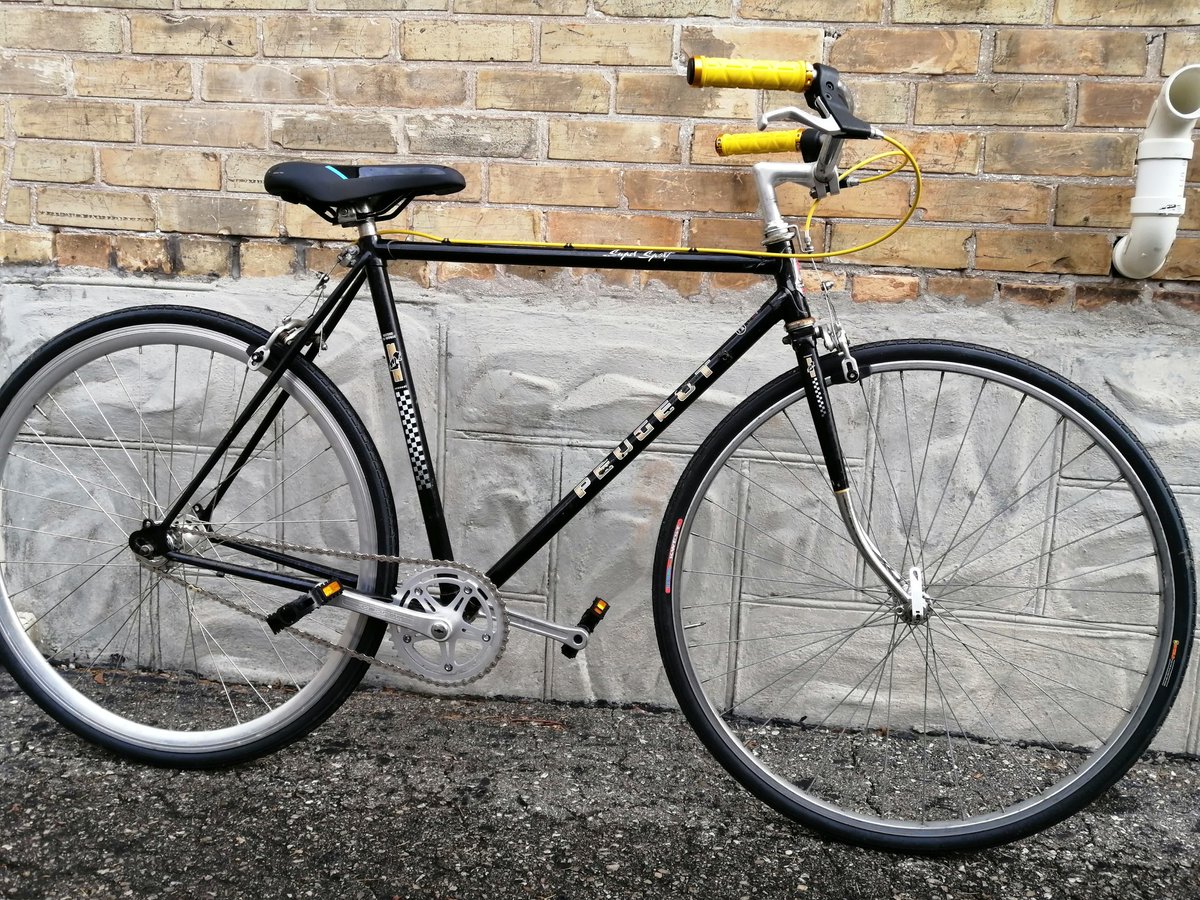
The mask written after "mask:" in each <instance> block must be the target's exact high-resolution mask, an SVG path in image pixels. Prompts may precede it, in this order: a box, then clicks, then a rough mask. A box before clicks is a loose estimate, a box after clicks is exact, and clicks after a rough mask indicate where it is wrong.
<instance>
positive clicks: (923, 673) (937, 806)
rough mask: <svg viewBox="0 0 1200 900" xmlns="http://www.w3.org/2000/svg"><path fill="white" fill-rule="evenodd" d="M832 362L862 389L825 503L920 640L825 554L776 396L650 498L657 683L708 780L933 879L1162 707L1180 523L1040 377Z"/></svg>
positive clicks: (1094, 421)
mask: <svg viewBox="0 0 1200 900" xmlns="http://www.w3.org/2000/svg"><path fill="white" fill-rule="evenodd" d="M855 356H856V359H857V360H858V363H859V365H860V367H861V372H862V378H861V380H860V381H859V382H858V383H857V384H848V383H837V384H832V385H831V386H830V398H831V404H832V407H833V411H834V414H835V416H836V417H837V421H838V430H839V434H840V436H841V441H842V447H843V451H844V453H845V456H846V459H847V464H848V470H849V475H850V482H851V485H850V489H849V495H848V498H849V501H850V503H852V504H853V506H854V508H855V510H856V512H857V515H858V518H859V519H860V521H861V522H862V523H863V527H864V528H865V529H866V531H867V532H868V534H869V537H870V538H871V539H872V540H873V541H874V543H875V544H876V545H877V546H878V548H879V549H880V551H881V552H882V555H883V557H884V559H885V560H887V561H888V562H889V563H890V565H891V566H892V568H893V569H894V570H895V571H896V572H897V573H898V574H900V575H901V577H902V579H903V581H904V583H910V577H912V576H914V575H915V577H916V578H918V579H919V580H920V581H921V582H923V583H924V585H925V597H926V598H927V609H926V613H927V616H926V617H924V618H923V619H922V618H921V617H919V616H918V617H914V616H913V614H912V608H911V606H909V607H906V605H905V604H904V603H903V602H902V599H903V598H896V597H894V596H892V595H891V594H890V593H889V591H888V589H887V588H885V587H884V585H883V583H882V582H881V581H880V579H879V578H878V576H876V575H875V573H874V572H873V571H872V570H871V569H870V568H868V567H867V566H866V565H865V564H864V562H863V560H862V559H861V557H860V555H859V553H858V551H857V549H856V548H855V546H854V545H853V544H852V543H851V541H850V539H849V538H848V536H847V532H846V528H845V526H844V525H843V523H842V519H841V516H840V514H839V512H838V504H837V501H836V499H835V497H834V495H833V492H832V489H831V487H830V485H829V482H828V479H827V476H826V473H825V470H824V467H823V465H822V463H821V457H820V448H819V444H818V441H817V438H816V434H815V432H814V430H813V426H812V422H811V419H810V417H809V414H808V408H807V400H806V398H805V396H804V388H803V384H802V381H801V378H800V376H799V374H798V373H797V372H792V373H788V374H785V375H783V376H781V377H780V378H778V379H776V380H775V381H773V382H772V383H770V384H769V385H767V386H765V387H764V388H762V389H761V390H759V391H758V392H756V393H755V394H754V395H752V396H751V397H750V398H748V399H747V400H746V401H745V402H743V403H742V404H741V405H740V406H739V407H738V408H737V409H735V410H734V411H733V412H732V413H731V414H730V415H729V416H728V417H727V418H726V419H725V420H724V421H723V422H722V423H721V425H720V426H719V427H718V428H717V429H716V430H715V431H714V432H713V433H712V434H711V435H710V436H709V437H708V439H707V440H706V441H705V442H704V443H703V444H702V445H701V447H700V449H699V450H698V451H697V453H696V455H695V457H694V458H693V459H692V461H691V463H690V464H689V466H688V467H687V470H686V471H685V472H684V475H683V477H682V478H681V480H680V482H679V485H678V487H677V488H676V490H675V493H674V495H673V496H672V498H671V501H670V504H669V506H668V508H667V514H666V518H665V520H664V522H663V528H662V531H661V534H660V537H659V543H658V552H657V557H656V564H655V573H654V604H655V605H654V613H655V624H656V629H657V633H658V639H659V645H660V648H661V650H662V654H663V659H664V663H665V665H666V669H667V674H668V676H669V678H670V681H671V684H672V687H673V689H674V691H675V693H676V696H677V697H678V699H679V702H680V704H681V706H682V708H683V711H684V712H685V714H686V715H687V717H688V719H689V721H690V723H691V724H692V726H693V727H694V728H695V729H696V731H697V732H698V733H699V735H700V737H701V739H702V740H703V741H704V743H705V745H706V746H707V747H708V749H709V750H710V751H711V752H712V753H713V754H714V755H715V756H716V757H717V759H718V760H719V761H720V762H721V763H722V764H723V765H724V766H725V767H726V769H728V770H729V771H730V773H731V774H733V776H734V777H735V778H737V779H738V780H739V781H740V782H741V783H742V784H743V785H744V786H745V787H747V788H748V789H749V790H751V791H752V792H753V793H755V794H756V795H757V796H758V797H760V798H761V799H763V800H765V801H766V802H767V803H769V804H771V805H772V806H774V807H775V808H776V809H778V810H780V811H781V812H783V813H785V814H787V815H789V816H791V817H792V818H795V819H797V820H799V821H801V822H803V823H805V824H807V825H810V826H812V827H814V828H817V829H819V830H821V831H822V832H824V833H826V834H828V835H831V836H833V837H836V838H838V839H840V840H845V841H849V842H852V843H857V844H861V845H865V846H871V847H878V848H884V849H892V850H905V851H917V852H944V851H949V850H955V849H968V848H977V847H983V846H989V845H994V844H998V843H1002V842H1005V841H1010V840H1014V839H1016V838H1019V837H1023V836H1026V835H1029V834H1032V833H1033V832H1035V831H1038V830H1040V829H1042V828H1045V827H1047V826H1049V825H1051V824H1053V823H1055V822H1058V821H1060V820H1061V819H1063V818H1065V817H1066V816H1068V815H1071V814H1072V813H1073V812H1075V811H1076V810H1078V809H1079V808H1080V807H1082V806H1083V805H1084V804H1086V803H1088V802H1090V801H1091V800H1093V799H1094V798H1095V797H1096V796H1097V795H1098V794H1099V793H1100V792H1102V791H1103V790H1104V789H1106V788H1107V787H1108V786H1109V785H1111V784H1112V783H1113V782H1114V781H1115V780H1116V779H1117V778H1119V777H1120V776H1121V775H1122V774H1124V773H1125V771H1126V770H1127V769H1128V768H1129V767H1130V766H1131V765H1132V764H1133V763H1134V761H1135V760H1136V759H1137V757H1138V756H1139V755H1140V754H1141V753H1142V752H1143V751H1144V750H1145V749H1146V747H1147V746H1148V745H1149V743H1150V740H1151V738H1152V737H1153V736H1154V734H1155V732H1156V731H1157V730H1158V728H1159V726H1160V725H1161V724H1162V722H1163V719H1164V718H1165V716H1166V714H1167V712H1168V710H1169V709H1170V706H1171V702H1172V700H1173V699H1174V697H1175V694H1176V693H1177V691H1178V690H1179V686H1180V683H1181V681H1182V679H1183V672H1184V667H1185V663H1186V660H1187V656H1188V651H1189V647H1190V643H1191V634H1192V621H1193V605H1194V584H1193V575H1192V568H1191V554H1190V550H1189V546H1188V541H1187V536H1186V533H1185V531H1184V527H1183V524H1182V519H1181V517H1180V514H1179V510H1178V507H1177V506H1176V503H1175V500H1174V498H1173V497H1172V495H1171V492H1170V490H1169V488H1168V487H1167V485H1166V484H1165V483H1164V481H1163V478H1162V476H1161V474H1160V473H1159V471H1158V469H1157V467H1156V466H1155V465H1154V463H1153V462H1152V461H1151V459H1150V458H1149V456H1148V455H1147V453H1146V451H1145V449H1144V448H1143V447H1142V446H1141V444H1140V443H1138V441H1137V439H1136V438H1134V437H1133V435H1132V434H1131V433H1130V432H1129V430H1128V429H1127V428H1126V427H1125V426H1124V425H1123V424H1122V423H1121V422H1119V421H1118V420H1117V419H1116V417H1115V416H1114V415H1113V414H1112V413H1111V412H1109V411H1108V410H1107V409H1105V408H1104V407H1103V406H1102V405H1101V404H1100V403H1099V402H1098V401H1096V400H1095V399H1094V398H1092V397H1091V396H1090V395H1088V394H1087V393H1085V392H1084V391H1082V390H1080V389H1079V388H1077V387H1075V386H1074V385H1072V384H1070V383H1069V382H1067V381H1066V380H1065V379H1063V378H1061V377H1060V376H1058V375H1055V374H1053V373H1051V372H1049V371H1047V370H1045V369H1043V368H1041V367H1039V366H1036V365H1034V364H1032V363H1029V362H1026V361H1024V360H1021V359H1018V358H1016V357H1013V356H1011V355H1008V354H1005V353H1000V352H997V351H992V350H986V349H984V348H981V347H977V346H973V345H967V344H955V343H949V342H932V341H931V342H917V341H896V342H889V343H883V344H874V345H867V346H864V347H860V348H857V350H856V351H855ZM836 369H837V366H829V367H828V368H827V370H826V373H825V374H826V376H827V377H830V376H832V375H833V374H834V373H835V370H836Z"/></svg>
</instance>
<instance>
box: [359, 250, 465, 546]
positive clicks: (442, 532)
mask: <svg viewBox="0 0 1200 900" xmlns="http://www.w3.org/2000/svg"><path fill="white" fill-rule="evenodd" d="M366 268H367V283H368V284H369V285H370V286H371V299H372V301H373V302H374V304H375V316H376V318H377V319H378V321H379V334H380V336H381V338H382V340H383V354H384V359H385V360H386V362H387V366H388V373H389V377H390V378H391V384H392V393H393V394H394V395H395V397H396V409H397V411H398V412H399V413H400V426H401V428H402V429H403V431H404V444H405V446H406V447H407V448H408V459H409V462H410V463H411V464H412V471H413V480H414V481H415V483H416V486H417V499H418V500H419V501H420V503H421V514H422V516H423V517H424V519H425V529H426V531H427V533H428V535H429V551H430V553H431V554H432V555H433V556H434V557H435V558H437V559H446V560H450V559H453V558H454V551H453V549H452V548H451V545H450V533H449V530H448V529H447V528H446V513H445V510H444V509H443V507H442V498H441V495H440V494H439V492H438V486H437V476H436V474H435V473H434V469H433V459H432V457H431V455H430V452H429V442H428V441H427V440H426V438H425V425H424V423H423V421H422V420H421V409H420V407H419V406H418V404H417V394H416V390H415V386H414V385H413V380H412V370H411V369H410V368H409V364H408V354H407V352H405V349H404V340H403V338H402V336H401V334H400V322H399V320H398V319H397V317H396V305H395V298H394V297H393V296H392V285H391V282H389V281H388V277H387V268H386V266H385V265H384V262H383V260H381V259H378V258H376V259H371V260H369V261H368V262H367V267H366Z"/></svg>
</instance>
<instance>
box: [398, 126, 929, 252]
mask: <svg viewBox="0 0 1200 900" xmlns="http://www.w3.org/2000/svg"><path fill="white" fill-rule="evenodd" d="M880 137H881V138H882V139H883V140H885V141H887V142H888V143H889V144H891V145H892V146H893V147H895V148H896V150H898V151H899V152H900V154H901V155H902V156H903V157H904V161H905V164H906V165H908V166H911V167H912V170H913V176H914V178H915V181H916V190H915V191H914V196H913V202H912V204H911V205H910V206H909V208H908V211H907V212H906V213H905V214H904V216H903V217H902V218H901V219H900V221H899V222H897V223H896V224H895V225H894V226H892V227H891V228H890V229H888V230H887V231H886V232H884V233H883V234H882V235H880V236H879V237H877V238H873V239H872V240H869V241H867V242H866V243H863V244H859V245H858V246H857V247H849V248H847V249H845V250H824V251H822V252H820V253H770V252H768V251H766V250H728V249H724V248H720V247H645V246H640V245H639V246H633V247H630V246H626V245H622V244H554V243H550V242H548V241H469V240H452V239H450V238H443V237H438V236H437V235H433V234H425V233H424V232H420V231H410V230H407V229H404V228H389V229H386V230H383V231H380V232H379V233H380V234H403V235H408V236H410V237H416V238H421V239H422V240H426V241H431V242H433V243H436V244H444V245H448V246H452V247H530V248H532V247H540V248H547V247H552V248H555V249H559V250H622V251H626V252H631V253H712V254H717V255H721V256H751V257H755V258H759V259H829V258H831V257H835V256H848V255H849V254H851V253H858V252H860V251H862V250H866V249H868V248H870V247H874V246H876V245H877V244H882V243H883V242H884V241H886V240H887V239H888V238H890V237H891V236H892V235H894V234H895V233H896V232H897V231H899V230H900V229H901V228H903V227H904V226H905V225H907V224H908V220H909V219H911V218H912V217H913V214H914V213H916V211H917V206H918V205H919V204H920V202H921V168H920V166H918V165H917V160H916V157H914V156H913V155H912V152H911V151H910V150H909V149H908V148H907V147H905V146H904V145H903V144H901V143H900V142H899V141H897V140H895V139H894V138H890V137H888V136H887V135H886V134H881V135H880ZM891 155H892V152H891V151H889V152H888V153H884V154H880V155H879V156H877V157H872V159H871V160H867V161H864V162H862V163H859V164H858V165H857V166H856V167H854V168H851V169H850V170H849V171H850V172H853V171H855V168H860V167H862V166H864V165H867V163H868V162H871V161H875V160H877V159H881V158H883V157H887V156H891ZM900 168H902V167H897V168H895V169H893V170H892V171H891V172H887V173H884V174H882V175H879V176H875V177H872V179H871V180H872V181H876V180H878V179H879V178H886V177H887V176H888V175H893V174H895V173H896V172H898V171H900ZM814 205H815V204H814Z"/></svg>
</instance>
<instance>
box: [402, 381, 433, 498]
mask: <svg viewBox="0 0 1200 900" xmlns="http://www.w3.org/2000/svg"><path fill="white" fill-rule="evenodd" d="M396 406H397V407H398V408H399V410H400V424H401V426H403V428H404V443H405V444H407V445H408V458H409V460H410V461H411V462H412V469H413V475H414V477H415V478H416V480H417V487H418V488H429V487H433V478H432V477H431V476H430V473H429V457H428V456H427V455H426V453H425V445H424V443H422V441H421V432H420V429H418V428H417V410H416V408H415V407H414V406H413V401H412V395H411V394H410V393H409V391H408V385H406V384H398V385H396Z"/></svg>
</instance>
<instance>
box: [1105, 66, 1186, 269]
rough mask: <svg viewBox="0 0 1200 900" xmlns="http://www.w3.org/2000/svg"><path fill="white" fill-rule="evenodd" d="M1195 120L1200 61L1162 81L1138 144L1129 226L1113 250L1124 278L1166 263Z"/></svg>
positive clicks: (1178, 214) (1180, 210) (1181, 203)
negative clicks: (1135, 180) (1162, 83)
mask: <svg viewBox="0 0 1200 900" xmlns="http://www.w3.org/2000/svg"><path fill="white" fill-rule="evenodd" d="M1198 119H1200V63H1196V64H1193V65H1190V66H1184V67H1183V68H1182V69H1180V70H1179V71H1178V72H1176V73H1175V74H1174V75H1172V76H1171V77H1170V78H1168V79H1167V81H1166V84H1164V85H1163V88H1162V92H1161V93H1160V94H1159V95H1158V99H1157V100H1155V101H1154V106H1153V108H1152V109H1151V110H1150V119H1149V120H1148V121H1147V122H1146V133H1145V134H1144V135H1143V136H1142V140H1141V143H1139V144H1138V152H1137V182H1136V187H1135V188H1134V196H1133V201H1132V202H1131V203H1130V212H1131V213H1132V214H1133V224H1132V225H1131V226H1130V229H1129V234H1127V235H1126V236H1125V237H1123V238H1121V240H1119V241H1117V245H1116V246H1115V247H1114V248H1113V267H1114V268H1115V269H1116V270H1117V272H1119V273H1120V274H1121V275H1124V276H1125V277H1126V278H1149V277H1150V276H1151V275H1153V274H1154V273H1155V272H1157V271H1158V270H1159V269H1161V268H1162V267H1163V264H1164V263H1165V262H1166V261H1167V254H1168V253H1169V252H1170V250H1171V244H1172V243H1174V241H1175V232H1176V231H1177V230H1178V229H1179V219H1180V218H1181V217H1182V216H1183V207H1184V198H1183V189H1184V180H1185V179H1186V177H1187V168H1188V162H1189V161H1190V160H1191V158H1192V149H1193V145H1192V129H1193V128H1194V127H1195V125H1196V121H1197V120H1198Z"/></svg>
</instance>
